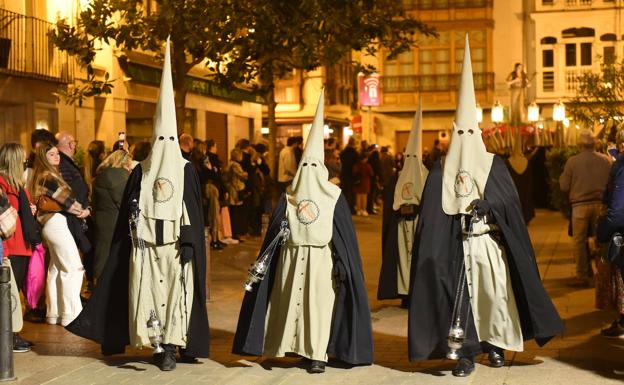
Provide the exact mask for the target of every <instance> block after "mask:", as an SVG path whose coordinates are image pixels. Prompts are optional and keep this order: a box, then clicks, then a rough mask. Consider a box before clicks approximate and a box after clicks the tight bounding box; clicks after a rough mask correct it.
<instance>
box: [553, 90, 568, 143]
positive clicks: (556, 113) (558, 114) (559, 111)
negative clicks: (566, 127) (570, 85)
mask: <svg viewBox="0 0 624 385" xmlns="http://www.w3.org/2000/svg"><path fill="white" fill-rule="evenodd" d="M553 120H554V121H555V122H557V128H556V134H557V140H556V142H555V144H556V145H558V146H561V145H563V121H564V120H565V105H564V104H563V102H561V100H559V101H558V102H557V103H555V105H554V106H553Z"/></svg>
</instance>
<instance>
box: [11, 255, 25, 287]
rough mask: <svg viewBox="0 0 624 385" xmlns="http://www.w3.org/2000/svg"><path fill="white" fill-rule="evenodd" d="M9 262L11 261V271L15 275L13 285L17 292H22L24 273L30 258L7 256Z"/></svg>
mask: <svg viewBox="0 0 624 385" xmlns="http://www.w3.org/2000/svg"><path fill="white" fill-rule="evenodd" d="M9 261H11V269H12V270H13V274H14V275H15V284H16V285H17V290H21V291H22V293H23V292H24V280H25V279H26V272H27V271H28V262H29V261H30V256H22V255H9Z"/></svg>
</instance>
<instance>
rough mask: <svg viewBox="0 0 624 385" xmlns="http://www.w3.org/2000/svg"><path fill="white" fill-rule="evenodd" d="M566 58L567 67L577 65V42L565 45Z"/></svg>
mask: <svg viewBox="0 0 624 385" xmlns="http://www.w3.org/2000/svg"><path fill="white" fill-rule="evenodd" d="M565 58H566V66H567V67H575V66H576V44H566V45H565Z"/></svg>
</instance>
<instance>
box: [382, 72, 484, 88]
mask: <svg viewBox="0 0 624 385" xmlns="http://www.w3.org/2000/svg"><path fill="white" fill-rule="evenodd" d="M459 76H460V75H459V74H447V75H402V76H382V78H381V79H382V87H383V91H384V92H444V91H456V90H458V89H459ZM473 78H474V87H475V90H477V91H481V90H488V89H489V90H493V89H494V73H493V72H485V73H475V74H473Z"/></svg>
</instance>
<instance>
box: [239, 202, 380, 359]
mask: <svg viewBox="0 0 624 385" xmlns="http://www.w3.org/2000/svg"><path fill="white" fill-rule="evenodd" d="M285 211H286V200H285V198H284V195H282V197H281V198H280V200H279V202H278V204H277V207H276V208H275V211H274V212H273V218H272V219H271V223H270V225H269V228H268V231H267V234H266V237H265V238H264V242H263V245H262V249H261V251H260V255H261V254H262V253H263V252H264V250H265V249H266V247H267V246H268V244H269V243H270V242H271V240H273V238H275V236H276V234H277V233H278V232H279V228H280V224H281V222H282V220H283V219H284V218H285V215H284V214H285ZM332 244H333V248H334V253H335V254H336V255H337V256H338V258H336V259H334V276H335V277H336V278H337V280H338V282H337V289H336V302H335V305H334V313H333V318H332V325H331V334H330V338H329V345H328V346H327V354H328V355H333V356H335V357H337V358H338V359H340V360H342V361H344V362H347V363H349V364H353V365H363V364H371V363H372V362H373V334H372V325H371V314H370V308H369V307H368V296H367V292H366V285H365V284H364V274H363V273H362V263H361V258H360V251H359V247H358V243H357V239H356V237H355V229H354V227H353V222H352V220H351V211H350V210H349V206H348V204H347V201H346V200H345V198H344V196H342V195H341V196H340V198H339V199H338V202H337V204H336V208H335V209H334V225H333V235H332ZM279 254H280V247H277V248H276V250H275V252H274V254H273V257H272V259H271V266H270V268H269V271H268V273H267V276H266V277H265V279H264V280H262V281H260V284H255V285H254V290H253V291H252V292H246V293H245V297H244V298H243V304H242V306H241V311H240V315H239V318H238V326H237V328H236V335H235V336H234V344H233V348H232V352H233V353H235V354H240V355H253V356H261V355H262V353H263V350H264V326H265V317H266V312H267V307H268V305H269V299H270V298H271V290H272V289H273V282H274V279H275V271H276V267H277V263H276V262H275V261H277V260H278V256H279Z"/></svg>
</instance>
